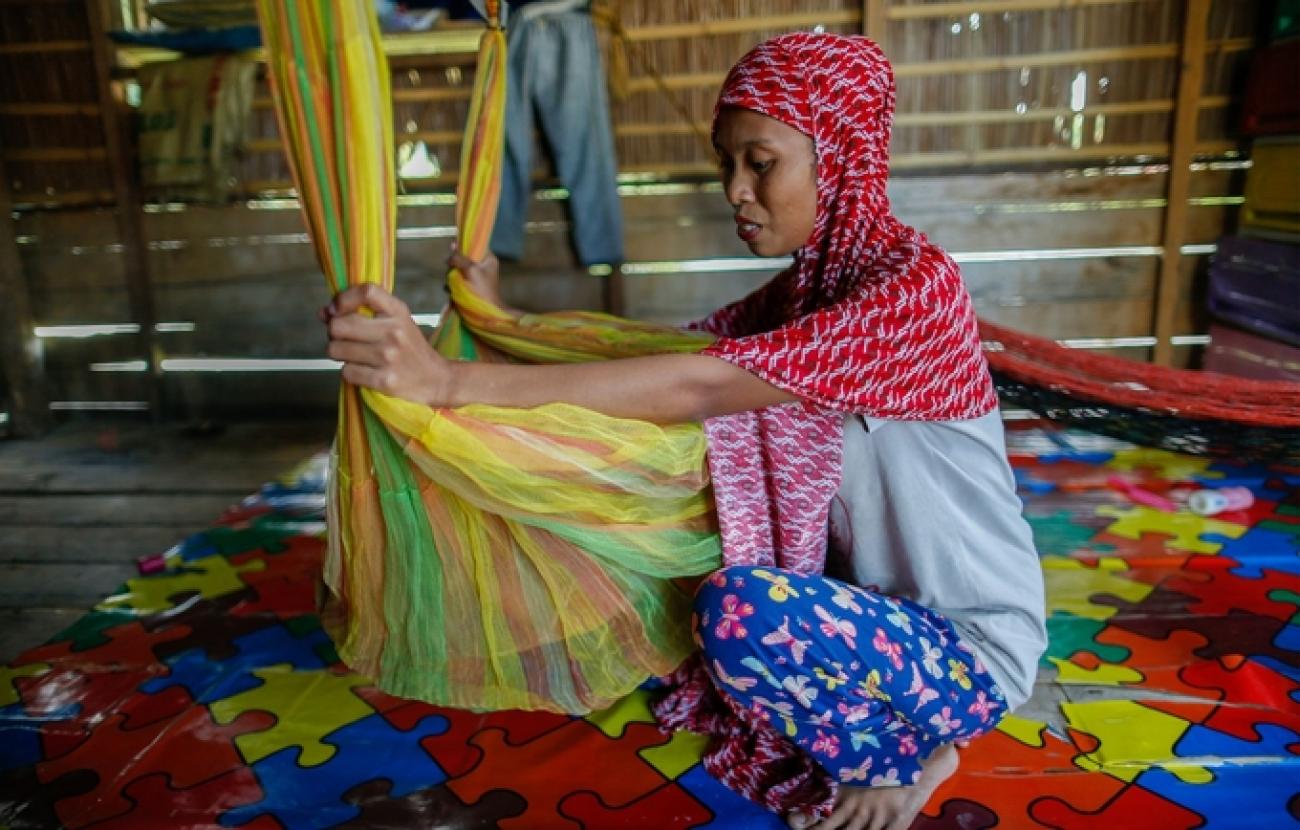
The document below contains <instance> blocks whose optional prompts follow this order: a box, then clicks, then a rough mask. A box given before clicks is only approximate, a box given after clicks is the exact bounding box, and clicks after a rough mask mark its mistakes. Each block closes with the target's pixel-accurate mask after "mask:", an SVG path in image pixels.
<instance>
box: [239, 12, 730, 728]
mask: <svg viewBox="0 0 1300 830" xmlns="http://www.w3.org/2000/svg"><path fill="white" fill-rule="evenodd" d="M493 5H494V4H493ZM258 8H259V13H260V15H261V21H262V30H263V36H264V41H265V43H266V48H267V52H268V62H269V65H270V67H271V76H272V86H273V89H274V91H275V100H276V107H277V112H278V115H279V118H280V125H281V131H282V134H283V136H284V139H285V146H286V148H287V153H288V156H289V159H290V162H291V165H292V169H293V174H294V180H295V182H296V184H297V187H298V191H299V193H300V194H301V199H302V205H303V211H304V213H305V215H306V218H307V222H308V227H309V229H310V231H311V235H312V239H313V242H314V243H315V246H316V250H317V253H318V255H319V259H320V263H321V267H322V269H323V270H324V273H325V276H326V279H327V281H328V283H329V287H330V289H331V291H334V292H339V291H342V290H343V289H345V288H346V287H348V286H349V285H354V284H357V283H360V282H366V281H369V282H375V283H378V284H380V285H382V286H384V287H386V288H389V289H391V288H392V285H393V275H394V252H395V245H396V242H395V227H396V197H395V186H396V179H395V175H394V164H393V156H394V150H393V134H392V111H391V108H392V107H391V96H390V90H389V78H388V68H387V64H386V62H385V58H384V54H383V51H382V45H381V42H380V38H379V34H378V29H377V25H376V23H375V20H374V13H373V6H372V4H371V3H370V2H369V0H310V2H309V1H308V0H259V2H258ZM490 13H491V14H492V15H493V20H496V19H497V18H496V17H495V14H496V12H495V9H490ZM505 66H506V63H505V37H504V33H503V32H502V31H501V30H500V28H499V27H497V26H495V25H493V26H490V27H489V28H488V29H487V30H486V31H485V33H484V35H483V38H482V42H481V46H480V51H479V56H478V71H477V73H476V76H475V86H474V91H473V98H472V106H471V112H470V116H469V122H468V124H467V126H466V132H465V141H464V144H463V145H462V160H461V170H460V178H459V185H458V189H457V196H458V199H457V209H456V213H457V232H458V241H459V245H460V248H461V250H462V251H465V252H466V253H467V254H468V255H469V256H470V257H471V258H472V259H480V258H482V257H483V256H484V255H485V254H486V253H487V240H488V236H489V234H490V232H491V229H492V223H493V220H494V218H495V215H496V208H497V200H498V171H499V170H500V166H501V153H502V132H503V119H504V110H505V82H506V79H505ZM448 281H449V285H450V290H451V306H450V307H449V308H448V309H447V311H446V313H445V314H444V316H443V322H442V324H441V326H440V328H439V330H438V332H437V333H436V335H435V346H436V347H437V348H438V350H439V351H440V352H441V353H442V354H444V355H446V356H448V357H453V358H459V359H469V360H522V361H533V362H578V361H588V360H600V359H608V358H616V357H626V356H633V355H641V354H650V353H664V352H692V351H698V350H700V349H701V348H703V347H704V346H706V345H707V344H708V342H709V340H708V338H701V337H700V336H699V335H691V334H683V333H681V332H678V331H676V330H672V329H663V328H659V327H652V326H643V325H639V324H636V323H631V322H628V321H623V320H618V319H616V318H613V317H608V316H606V315H600V314H587V313H569V314H550V315H524V316H516V315H512V314H509V313H506V312H504V311H502V310H501V309H498V308H496V307H494V306H492V305H491V304H489V303H486V302H484V301H482V300H481V299H479V298H478V297H477V296H476V295H474V294H472V293H471V292H469V291H468V289H467V288H466V285H465V283H464V281H463V279H462V278H461V276H460V274H458V273H457V272H455V271H452V272H451V273H450V274H449V275H448ZM704 453H705V439H704V435H703V431H702V430H701V428H700V427H699V426H698V425H682V426H672V427H659V426H656V425H654V424H649V423H643V422H637V421H628V420H620V419H614V418H608V417H605V416H603V415H600V414H598V413H595V412H591V411H587V410H582V409H578V408H575V407H572V406H565V405H551V406H544V407H540V408H537V409H530V410H517V409H505V408H498V407H489V406H468V407H464V408H460V409H455V410H449V409H432V408H429V407H426V406H422V405H417V404H414V403H410V402H408V401H404V400H400V399H396V398H391V397H387V396H384V395H382V394H378V393H375V392H373V391H370V390H366V389H360V388H357V387H353V386H350V385H347V384H345V385H344V386H343V389H342V391H341V393H340V406H339V423H338V435H337V438H336V441H335V448H334V453H333V470H334V476H333V480H332V484H331V490H330V502H329V520H330V543H329V546H328V554H327V561H326V564H325V574H324V578H325V583H326V585H327V587H328V589H329V598H328V599H327V602H326V605H325V612H324V616H325V620H326V624H327V626H328V628H329V629H330V631H331V633H332V635H333V636H334V639H335V642H336V644H337V646H338V649H339V653H340V655H341V656H342V657H343V659H344V660H345V661H346V662H347V663H348V664H349V665H351V666H352V667H353V668H354V669H356V670H357V671H360V672H362V673H364V674H366V675H369V676H370V677H372V678H374V679H375V681H376V682H377V684H378V685H379V686H380V687H381V688H383V689H385V690H386V691H389V692H392V693H395V694H399V695H403V696H407V697H416V698H422V699H424V700H428V701H432V702H435V703H440V704H446V705H451V706H456V707H463V708H470V709H499V708H527V709H548V710H554V711H563V712H575V713H576V712H585V711H589V710H591V709H595V708H599V707H602V706H605V705H607V704H609V703H611V702H612V701H614V700H616V699H617V698H619V697H621V696H623V695H625V694H626V693H628V692H629V691H631V690H632V689H633V688H635V687H636V686H637V685H638V684H639V683H640V682H642V681H643V680H644V679H645V678H646V677H647V676H650V675H654V674H664V673H667V672H669V671H671V670H672V669H673V668H675V667H676V666H677V665H678V663H680V662H681V661H682V660H683V659H684V658H685V657H686V656H687V655H688V654H689V653H690V651H691V650H692V644H691V641H690V636H689V632H688V628H687V626H688V622H689V616H690V606H689V598H688V596H687V594H685V593H684V592H683V591H682V590H681V589H680V588H679V587H678V585H677V583H676V582H675V581H674V580H677V579H679V578H682V577H690V576H695V575H699V574H703V573H706V572H708V571H710V570H711V569H713V568H716V567H717V566H718V565H719V564H720V558H721V545H720V542H719V538H718V533H717V527H716V520H715V518H714V514H713V502H712V498H711V494H710V491H709V487H708V475H707V472H706V470H707V468H706V465H705V462H704Z"/></svg>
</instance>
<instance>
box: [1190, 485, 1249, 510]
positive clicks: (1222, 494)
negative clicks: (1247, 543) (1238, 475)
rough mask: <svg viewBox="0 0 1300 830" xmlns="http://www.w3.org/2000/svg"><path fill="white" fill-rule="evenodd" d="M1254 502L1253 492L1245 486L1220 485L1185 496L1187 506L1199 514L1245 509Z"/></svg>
mask: <svg viewBox="0 0 1300 830" xmlns="http://www.w3.org/2000/svg"><path fill="white" fill-rule="evenodd" d="M1254 503H1255V494H1254V493H1252V492H1250V489H1249V488H1247V487H1222V488H1220V489H1218V490H1197V491H1196V492H1195V493H1192V494H1191V495H1190V496H1188V497H1187V506H1188V508H1190V509H1191V511H1192V512H1193V513H1196V514H1197V515H1200V516H1216V515H1218V514H1220V513H1227V512H1229V511H1231V510H1245V509H1247V508H1248V507H1250V506H1251V505H1252V504H1254Z"/></svg>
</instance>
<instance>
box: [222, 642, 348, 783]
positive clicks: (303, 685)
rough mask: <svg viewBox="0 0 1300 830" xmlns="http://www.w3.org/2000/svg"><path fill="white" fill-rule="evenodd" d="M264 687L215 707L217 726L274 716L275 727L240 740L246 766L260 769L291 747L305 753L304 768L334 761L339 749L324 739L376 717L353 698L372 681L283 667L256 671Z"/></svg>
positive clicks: (301, 755)
mask: <svg viewBox="0 0 1300 830" xmlns="http://www.w3.org/2000/svg"><path fill="white" fill-rule="evenodd" d="M253 674H254V675H255V676H257V677H258V678H260V679H261V680H262V681H263V682H262V685H261V686H258V687H257V688H256V689H249V690H248V691H245V692H240V693H239V694H237V695H232V696H231V697H228V698H224V699H222V700H218V701H215V702H214V703H212V704H210V708H211V709H212V717H213V718H214V719H215V720H216V722H217V723H220V724H227V723H230V722H231V721H233V720H235V718H237V717H239V716H240V715H241V714H243V713H244V712H253V711H261V712H269V713H270V714H272V715H274V716H275V717H276V722H275V725H274V726H272V727H270V728H268V729H262V730H259V731H256V732H248V733H245V734H243V735H239V736H238V737H236V738H235V745H236V746H237V747H238V748H239V753H240V754H241V755H242V756H243V757H244V761H245V763H249V764H254V763H257V762H258V761H260V760H261V759H263V758H265V757H266V756H268V755H270V754H272V753H274V752H279V751H280V750H281V749H284V748H285V747H292V746H296V747H299V748H300V752H299V754H298V763H299V764H300V765H301V766H304V767H314V766H319V765H320V764H323V763H325V762H326V761H328V760H329V759H330V758H331V757H332V756H333V755H334V753H335V751H336V750H335V748H334V747H333V746H331V745H330V744H327V743H324V742H323V741H322V740H321V738H323V737H325V736H326V735H328V734H330V733H331V732H333V731H334V730H336V729H339V728H341V727H344V726H346V725H348V724H349V723H353V722H355V721H358V720H360V719H361V718H364V717H366V716H368V715H371V714H373V713H374V709H372V708H371V707H370V705H369V704H367V703H366V702H365V701H364V700H362V699H361V698H360V697H358V696H357V695H355V694H353V693H352V690H353V689H355V688H358V687H360V686H367V685H369V684H370V681H369V680H367V679H366V678H365V677H362V676H361V675H359V674H355V673H352V672H348V673H347V674H336V673H335V672H332V671H329V670H327V669H311V670H306V671H303V670H298V669H295V668H294V667H293V666H292V665H291V664H288V663H281V664H277V665H274V666H267V667H266V668H264V669H258V670H257V671H255V672H253Z"/></svg>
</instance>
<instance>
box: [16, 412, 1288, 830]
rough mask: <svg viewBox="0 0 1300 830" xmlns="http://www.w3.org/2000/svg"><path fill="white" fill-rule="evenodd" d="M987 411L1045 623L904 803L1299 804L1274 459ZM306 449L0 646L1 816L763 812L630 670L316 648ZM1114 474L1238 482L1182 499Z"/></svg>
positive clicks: (1110, 827)
mask: <svg viewBox="0 0 1300 830" xmlns="http://www.w3.org/2000/svg"><path fill="white" fill-rule="evenodd" d="M1009 439H1010V443H1011V454H1012V460H1013V463H1014V467H1015V470H1016V474H1017V478H1018V480H1019V484H1020V488H1021V493H1022V496H1023V498H1024V501H1025V513H1026V516H1027V517H1028V519H1029V521H1030V522H1031V523H1032V525H1033V527H1034V530H1035V534H1036V538H1037V541H1038V545H1039V548H1040V551H1041V553H1042V563H1043V571H1044V574H1045V576H1046V581H1047V588H1048V604H1049V612H1050V619H1049V624H1050V629H1051V646H1050V649H1049V651H1048V652H1047V654H1046V655H1045V656H1044V658H1043V662H1042V667H1041V671H1040V678H1039V683H1038V685H1037V689H1036V693H1035V695H1034V698H1033V700H1032V701H1031V702H1030V703H1029V704H1028V705H1027V706H1026V707H1025V708H1023V709H1022V710H1020V711H1019V712H1018V713H1017V715H1016V716H1013V717H1011V718H1009V719H1007V720H1006V721H1005V722H1004V723H1003V724H1002V726H1001V727H1000V728H999V729H998V730H997V731H996V732H994V733H991V734H989V735H987V736H985V737H983V738H980V739H978V740H976V741H975V742H973V744H972V745H971V746H970V747H969V748H968V749H965V750H963V751H962V753H961V760H962V764H961V770H960V771H959V773H958V774H957V776H956V777H954V778H953V779H952V780H950V781H949V782H947V783H946V784H945V785H944V786H943V787H942V788H941V789H940V790H939V791H938V792H937V793H936V794H935V796H934V797H933V798H932V799H931V801H930V803H929V804H928V805H927V806H926V808H925V811H924V812H923V814H922V816H921V817H920V818H918V820H917V822H916V824H915V825H914V827H916V828H926V830H937V828H963V829H964V830H980V828H991V827H999V828H1106V829H1107V830H1119V828H1142V830H1166V829H1167V828H1192V827H1203V826H1207V827H1211V828H1239V827H1241V828H1244V827H1249V828H1268V830H1273V828H1284V827H1294V826H1300V470H1297V469H1284V468H1264V467H1258V466H1252V467H1243V466H1233V465H1230V464H1223V463H1216V462H1213V461H1209V460H1205V459H1195V458H1191V457H1185V456H1178V455H1172V454H1169V453H1166V452H1159V451H1152V450H1145V449H1138V448H1133V447H1129V446H1127V445H1122V444H1117V443H1115V442H1110V441H1108V440H1103V439H1098V438H1095V437H1093V436H1088V435H1086V434H1084V433H1078V432H1055V431H1052V430H1049V429H1046V428H1044V427H1042V426H1041V425H1027V426H1026V427H1024V428H1021V429H1016V430H1013V431H1012V433H1011V434H1010V436H1009ZM320 461H321V460H320V459H317V460H316V461H315V462H314V463H312V464H309V465H306V466H305V467H304V468H303V469H302V470H300V471H299V472H298V473H297V474H296V475H295V476H294V477H293V478H292V479H291V480H290V479H286V480H285V481H284V482H280V483H276V484H271V485H268V486H266V487H265V488H263V489H262V491H261V492H260V493H258V494H257V495H255V496H253V497H251V498H249V499H248V500H246V501H245V502H244V503H242V504H240V505H238V506H237V507H235V508H233V509H231V510H230V511H229V512H228V513H227V514H226V515H225V516H223V517H222V518H221V519H220V521H219V522H218V523H217V524H216V526H214V527H212V528H211V529H209V530H206V531H204V532H202V533H199V534H197V535H195V536H193V537H191V538H189V539H186V540H184V542H182V543H181V544H179V545H178V546H177V547H175V548H174V549H173V550H172V551H170V552H169V554H168V558H167V562H168V567H167V569H166V570H165V571H164V572H162V573H159V574H156V575H153V576H148V577H141V578H139V579H133V580H131V581H129V582H128V583H127V584H126V585H124V586H123V587H122V588H121V590H120V591H119V592H118V593H117V594H115V595H113V596H110V597H108V598H107V599H105V600H104V601H103V602H102V603H100V604H99V605H98V606H97V607H95V608H94V609H93V610H92V611H91V612H90V613H88V614H87V615H86V616H85V617H83V618H82V619H81V620H80V621H79V622H77V623H76V624H75V625H73V626H72V627H70V628H69V629H67V630H66V631H64V632H62V633H61V634H60V635H58V636H57V637H55V638H54V640H53V641H52V642H49V643H46V644H45V645H41V646H39V647H36V648H33V649H31V650H29V651H27V652H26V653H25V654H23V655H21V656H20V657H19V658H18V659H17V660H15V661H13V662H12V663H11V664H9V665H8V666H6V667H4V668H3V669H0V828H3V827H7V828H11V830H19V828H50V827H60V826H62V827H67V828H95V829H96V830H110V828H130V830H151V828H168V830H188V829H189V828H213V829H214V830H216V829H217V828H250V829H251V830H273V828H281V829H283V830H309V829H310V828H326V827H340V828H381V827H382V828H393V827H421V828H425V827H440V828H476V827H494V826H500V827H503V828H525V829H526V830H537V828H569V829H570V830H572V829H573V828H624V827H626V828H655V829H656V830H662V828H686V827H705V828H774V830H775V828H780V827H783V826H784V824H783V823H782V822H780V821H778V820H777V819H776V818H775V817H774V816H771V815H769V814H766V813H764V812H763V811H761V810H760V809H758V808H756V807H754V806H752V805H750V804H749V803H748V802H746V801H744V800H742V799H741V798H739V797H738V796H735V795H733V794H731V793H730V792H729V791H727V790H726V789H724V788H723V787H721V786H720V785H719V784H718V783H716V782H715V781H714V780H713V779H711V778H710V777H709V775H708V774H707V773H705V771H704V770H703V768H702V767H701V766H700V764H699V761H698V759H699V754H700V751H701V749H702V739H700V738H698V737H696V736H694V735H690V734H685V733H680V734H677V735H674V736H668V735H664V734H661V733H660V732H659V731H658V730H657V729H656V727H655V726H654V724H653V723H652V719H651V716H650V713H649V710H648V708H647V700H648V699H649V698H648V696H649V694H650V693H649V692H647V691H638V692H636V693H634V694H632V695H631V696H630V697H628V698H627V699H626V700H624V701H622V702H621V703H619V704H618V705H616V706H614V707H613V708H611V709H610V710H608V711H605V712H601V713H599V714H597V715H592V716H590V717H585V718H569V717H562V716H556V715H550V714H537V713H525V712H502V713H494V714H473V713H467V712H461V711H451V710H447V709H440V708H437V707H433V706H429V705H426V704H422V703H414V702H409V701H405V700H400V699H396V698H393V697H390V696H388V695H385V694H382V693H380V692H378V691H377V690H375V689H374V688H373V687H371V686H369V685H368V684H367V682H366V679H365V678H363V677H360V676H358V675H356V674H352V673H350V672H349V671H348V670H347V669H346V668H345V667H343V666H341V665H340V664H339V663H338V661H337V659H336V655H335V653H334V651H333V648H332V646H331V644H330V641H329V640H328V638H327V637H326V636H325V634H324V633H323V632H322V630H321V628H320V626H319V623H318V620H317V618H316V616H315V615H314V613H313V611H314V607H315V592H316V585H317V569H318V563H319V561H320V556H321V550H322V535H323V533H324V525H323V524H322V521H321V514H320V511H321V507H322V504H323V495H322V488H323V482H322V479H321V463H320ZM1114 476H1122V477H1124V479H1123V480H1124V481H1127V482H1130V483H1136V484H1137V485H1138V486H1139V487H1140V488H1141V489H1142V490H1143V491H1146V492H1148V493H1155V494H1157V495H1164V496H1166V497H1173V498H1175V499H1176V498H1177V497H1178V495H1179V494H1178V492H1177V491H1178V490H1179V488H1181V489H1183V490H1189V489H1196V488H1205V487H1222V486H1226V485H1236V486H1245V487H1249V488H1250V489H1251V491H1253V493H1254V495H1255V499H1256V500H1255V504H1254V506H1253V507H1251V508H1249V509H1248V510H1244V511H1241V512H1236V513H1230V514H1224V515H1220V516H1216V517H1214V518H1202V517H1199V516H1196V515H1193V514H1192V513H1190V512H1186V511H1185V510H1180V511H1178V512H1168V511H1162V510H1159V509H1156V508H1154V507H1150V506H1146V505H1144V504H1141V503H1136V502H1134V501H1133V500H1132V497H1131V494H1129V495H1126V494H1125V492H1124V489H1125V488H1124V487H1119V488H1118V489H1117V488H1116V487H1115V486H1112V485H1114V484H1115V480H1114V479H1113V478H1111V480H1110V481H1109V483H1108V477H1114ZM1171 491H1173V492H1172V493H1171ZM1147 501H1149V500H1147Z"/></svg>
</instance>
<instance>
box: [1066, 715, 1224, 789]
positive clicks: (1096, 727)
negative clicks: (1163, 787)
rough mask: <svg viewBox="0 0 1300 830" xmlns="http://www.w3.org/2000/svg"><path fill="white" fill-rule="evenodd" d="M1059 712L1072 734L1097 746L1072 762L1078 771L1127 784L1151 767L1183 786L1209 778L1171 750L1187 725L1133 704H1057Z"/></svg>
mask: <svg viewBox="0 0 1300 830" xmlns="http://www.w3.org/2000/svg"><path fill="white" fill-rule="evenodd" d="M1061 712H1062V714H1064V715H1065V718H1066V720H1068V721H1069V723H1070V726H1071V727H1073V728H1074V729H1076V730H1078V731H1080V732H1084V733H1086V734H1088V735H1091V736H1093V737H1094V738H1096V739H1097V740H1098V741H1099V745H1098V747H1097V748H1096V749H1095V750H1093V751H1091V752H1084V753H1081V754H1079V755H1077V756H1075V759H1074V763H1075V764H1076V765H1077V766H1078V767H1080V768H1081V769H1085V770H1089V771H1092V772H1105V773H1106V774H1108V775H1113V776H1114V777H1116V778H1119V779H1121V780H1123V781H1128V782H1132V781H1133V779H1135V778H1137V777H1138V776H1139V775H1141V774H1142V773H1143V772H1146V771H1147V770H1148V769H1150V768H1152V767H1160V768H1162V769H1165V770H1167V771H1168V772H1169V773H1170V774H1172V775H1175V776H1177V777H1178V778H1179V779H1180V780H1182V781H1184V782H1185V783H1188V784H1208V783H1209V782H1210V781H1213V780H1214V776H1213V774H1212V773H1211V772H1210V771H1209V770H1207V769H1206V768H1205V767H1204V766H1201V765H1199V764H1192V763H1188V762H1186V761H1183V760H1180V759H1179V758H1178V757H1177V756H1176V755H1175V754H1174V746H1175V745H1176V744H1177V743H1178V741H1179V740H1180V739H1181V738H1182V737H1183V733H1185V732H1186V731H1187V729H1188V728H1189V727H1190V726H1191V724H1190V723H1189V722H1188V721H1186V720H1184V719H1182V718H1178V717H1174V716H1173V715H1170V714H1167V713H1165V712H1161V711H1160V710H1158V709H1152V708H1150V707H1149V706H1143V705H1142V704H1141V703H1139V702H1137V701H1134V700H1099V701H1090V702H1087V703H1062V704H1061Z"/></svg>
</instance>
